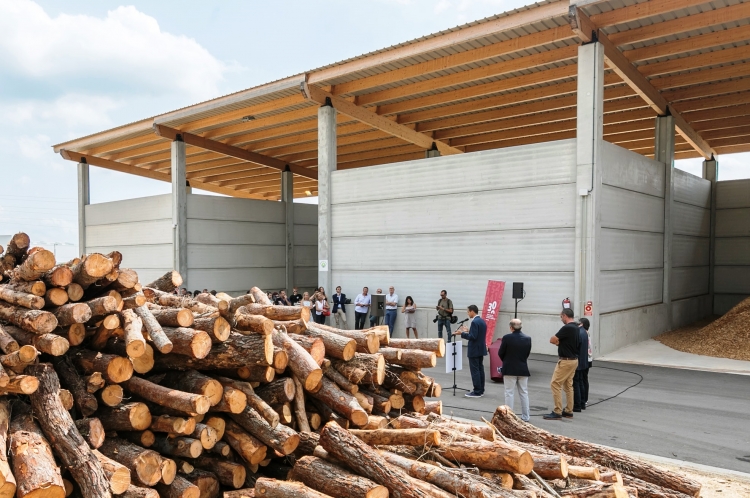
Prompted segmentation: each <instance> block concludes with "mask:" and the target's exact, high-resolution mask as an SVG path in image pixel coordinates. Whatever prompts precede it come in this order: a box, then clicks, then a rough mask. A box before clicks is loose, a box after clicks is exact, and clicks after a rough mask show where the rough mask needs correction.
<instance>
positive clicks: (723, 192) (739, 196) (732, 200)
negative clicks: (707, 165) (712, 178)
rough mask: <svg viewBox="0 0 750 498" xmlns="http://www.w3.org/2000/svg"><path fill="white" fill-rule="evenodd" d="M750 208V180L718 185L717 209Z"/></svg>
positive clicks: (726, 182)
mask: <svg viewBox="0 0 750 498" xmlns="http://www.w3.org/2000/svg"><path fill="white" fill-rule="evenodd" d="M734 208H750V179H746V180H730V181H724V182H717V183H716V209H734Z"/></svg>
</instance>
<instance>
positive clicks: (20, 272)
mask: <svg viewBox="0 0 750 498" xmlns="http://www.w3.org/2000/svg"><path fill="white" fill-rule="evenodd" d="M54 266H55V255H54V254H52V252H51V251H48V250H47V249H43V248H41V247H34V248H32V249H31V250H29V251H28V253H27V254H26V258H25V259H24V260H23V261H22V262H21V264H20V265H18V266H16V267H15V269H14V270H13V275H12V278H13V280H23V281H25V282H33V281H35V280H39V279H40V278H41V277H42V276H43V275H44V274H45V273H47V272H48V271H49V270H51V269H52V268H53V267H54Z"/></svg>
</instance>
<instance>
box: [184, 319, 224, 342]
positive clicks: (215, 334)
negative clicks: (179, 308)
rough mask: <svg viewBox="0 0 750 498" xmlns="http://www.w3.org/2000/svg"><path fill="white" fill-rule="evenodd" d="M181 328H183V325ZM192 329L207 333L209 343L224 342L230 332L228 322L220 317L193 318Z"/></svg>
mask: <svg viewBox="0 0 750 498" xmlns="http://www.w3.org/2000/svg"><path fill="white" fill-rule="evenodd" d="M191 313H192V312H191ZM182 326H183V327H184V326H185V325H182ZM188 326H190V325H188ZM192 327H193V328H194V329H195V330H202V331H204V332H207V333H208V335H209V337H211V341H212V342H214V343H216V342H224V341H226V340H227V339H228V338H229V333H230V332H231V330H232V329H231V327H230V326H229V322H227V321H226V320H225V319H224V317H222V316H220V315H216V316H210V317H200V318H195V319H194V321H193V323H192Z"/></svg>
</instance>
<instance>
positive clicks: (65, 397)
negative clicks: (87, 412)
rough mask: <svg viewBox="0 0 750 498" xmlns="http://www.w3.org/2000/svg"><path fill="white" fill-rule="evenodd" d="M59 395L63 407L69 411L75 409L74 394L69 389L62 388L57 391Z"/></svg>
mask: <svg viewBox="0 0 750 498" xmlns="http://www.w3.org/2000/svg"><path fill="white" fill-rule="evenodd" d="M57 397H58V398H59V399H60V403H61V404H62V407H63V409H64V410H65V411H66V412H67V411H70V410H72V409H73V394H71V392H70V391H68V390H67V389H60V391H59V392H58V393H57Z"/></svg>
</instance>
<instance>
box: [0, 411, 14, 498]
mask: <svg viewBox="0 0 750 498" xmlns="http://www.w3.org/2000/svg"><path fill="white" fill-rule="evenodd" d="M9 424H10V408H9V406H8V400H7V399H0V480H2V484H0V498H12V496H13V495H15V494H16V478H15V477H14V476H13V473H12V472H11V470H10V464H9V463H8V456H7V455H8V427H9Z"/></svg>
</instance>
